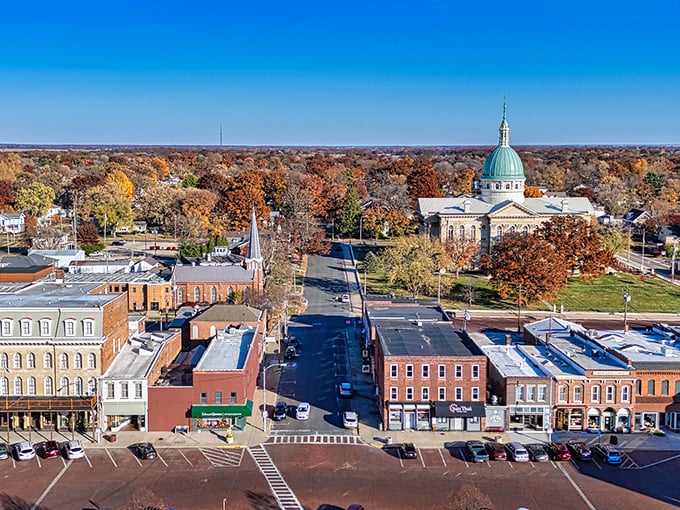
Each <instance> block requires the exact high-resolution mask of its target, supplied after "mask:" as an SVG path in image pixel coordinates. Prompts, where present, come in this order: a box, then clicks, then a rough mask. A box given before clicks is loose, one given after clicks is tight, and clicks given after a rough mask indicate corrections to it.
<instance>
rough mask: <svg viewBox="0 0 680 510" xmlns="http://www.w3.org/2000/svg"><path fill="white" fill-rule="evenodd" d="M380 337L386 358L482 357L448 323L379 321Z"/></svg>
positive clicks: (378, 330)
mask: <svg viewBox="0 0 680 510" xmlns="http://www.w3.org/2000/svg"><path fill="white" fill-rule="evenodd" d="M375 326H376V333H377V336H378V340H379V341H380V344H381V345H382V349H383V352H384V354H385V356H455V357H463V356H479V355H481V353H480V352H477V351H476V350H474V347H473V346H472V345H473V344H472V342H470V343H468V342H467V341H464V339H463V337H462V336H461V334H460V332H459V330H456V329H454V327H453V325H452V324H451V323H450V322H448V321H441V322H417V321H408V320H394V319H387V320H381V321H378V323H377V324H375Z"/></svg>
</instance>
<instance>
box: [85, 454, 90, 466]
mask: <svg viewBox="0 0 680 510" xmlns="http://www.w3.org/2000/svg"><path fill="white" fill-rule="evenodd" d="M85 460H86V461H87V463H88V464H89V465H90V468H92V462H90V457H88V456H87V453H86V454H85Z"/></svg>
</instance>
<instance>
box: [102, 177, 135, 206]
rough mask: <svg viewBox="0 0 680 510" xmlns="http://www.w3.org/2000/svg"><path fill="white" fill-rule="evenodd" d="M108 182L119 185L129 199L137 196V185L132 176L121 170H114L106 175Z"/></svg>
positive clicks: (122, 193)
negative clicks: (131, 178) (133, 182)
mask: <svg viewBox="0 0 680 510" xmlns="http://www.w3.org/2000/svg"><path fill="white" fill-rule="evenodd" d="M106 182H107V183H109V184H111V185H113V186H116V187H118V189H119V190H120V192H119V193H120V194H121V195H122V196H123V197H125V198H126V199H127V200H132V197H134V196H135V187H134V185H133V184H132V181H131V180H130V178H129V177H128V176H127V175H126V174H125V172H123V171H121V170H112V171H111V172H109V173H108V175H107V176H106Z"/></svg>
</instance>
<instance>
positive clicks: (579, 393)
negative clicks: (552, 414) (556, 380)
mask: <svg viewBox="0 0 680 510" xmlns="http://www.w3.org/2000/svg"><path fill="white" fill-rule="evenodd" d="M574 402H583V388H582V387H581V386H574Z"/></svg>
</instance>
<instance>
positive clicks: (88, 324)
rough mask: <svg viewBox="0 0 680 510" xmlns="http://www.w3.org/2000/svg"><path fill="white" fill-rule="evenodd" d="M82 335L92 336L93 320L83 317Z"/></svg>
mask: <svg viewBox="0 0 680 510" xmlns="http://www.w3.org/2000/svg"><path fill="white" fill-rule="evenodd" d="M83 335H85V336H94V320H92V319H85V320H84V321H83Z"/></svg>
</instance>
